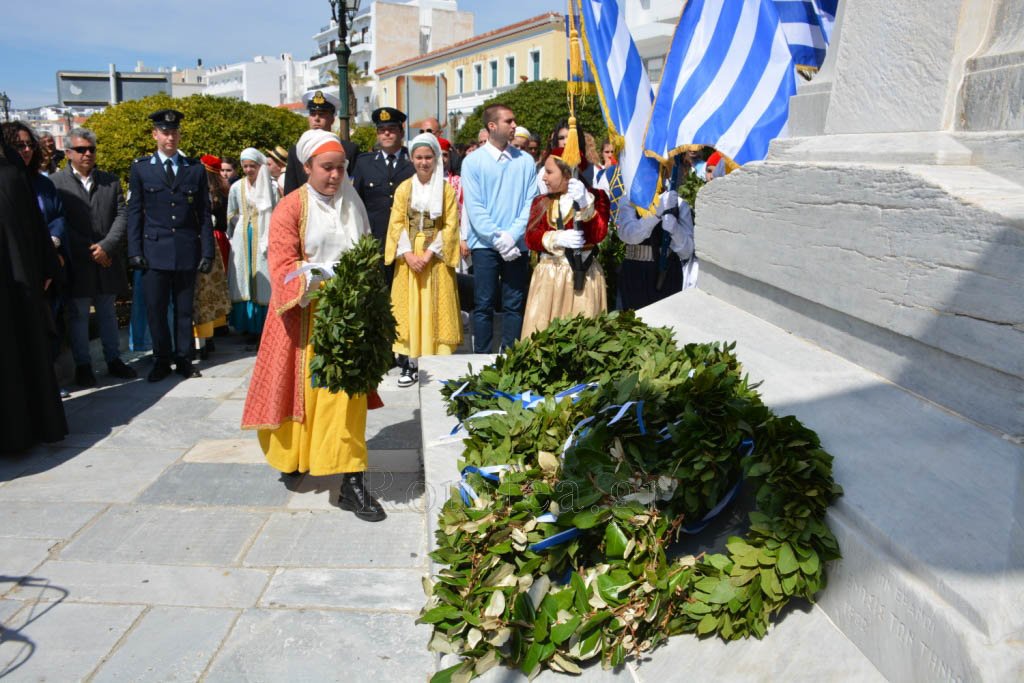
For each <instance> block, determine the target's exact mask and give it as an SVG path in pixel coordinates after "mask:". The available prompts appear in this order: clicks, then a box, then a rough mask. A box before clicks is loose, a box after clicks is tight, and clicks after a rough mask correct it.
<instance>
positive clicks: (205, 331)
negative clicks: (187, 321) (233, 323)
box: [192, 315, 228, 339]
mask: <svg viewBox="0 0 1024 683" xmlns="http://www.w3.org/2000/svg"><path fill="white" fill-rule="evenodd" d="M227 324H228V318H227V316H224V315H222V316H220V317H219V318H217V319H216V320H211V321H210V322H208V323H200V324H199V325H193V326H192V336H193V337H195V338H196V339H209V338H210V337H212V336H213V331H214V329H216V328H218V327H222V326H224V325H227Z"/></svg>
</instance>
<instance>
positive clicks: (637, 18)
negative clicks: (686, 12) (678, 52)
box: [620, 0, 683, 87]
mask: <svg viewBox="0 0 1024 683" xmlns="http://www.w3.org/2000/svg"><path fill="white" fill-rule="evenodd" d="M620 7H622V10H620V11H622V12H623V14H624V15H625V17H626V25H627V26H628V27H629V32H630V33H631V34H632V35H633V42H634V43H636V49H637V50H638V51H639V52H640V58H641V59H643V61H644V66H646V67H647V75H648V76H649V77H650V79H651V83H652V84H653V85H654V86H655V87H657V84H658V83H660V82H661V71H662V69H663V68H664V66H665V55H666V54H668V48H669V46H670V45H671V44H672V34H673V33H674V32H675V29H676V24H678V23H679V15H680V14H682V11H683V4H682V3H681V2H679V0H637V1H633V2H623V3H620Z"/></svg>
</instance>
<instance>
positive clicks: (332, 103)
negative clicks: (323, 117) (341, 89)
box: [302, 90, 341, 114]
mask: <svg viewBox="0 0 1024 683" xmlns="http://www.w3.org/2000/svg"><path fill="white" fill-rule="evenodd" d="M302 103H303V104H304V105H306V111H308V112H309V113H310V114H312V113H313V112H315V111H328V112H331V113H332V114H333V113H334V112H336V111H338V105H339V104H341V101H340V100H339V99H338V98H337V97H335V96H334V95H332V94H330V93H327V92H324V91H323V90H310V91H309V92H307V93H306V94H305V95H303V96H302Z"/></svg>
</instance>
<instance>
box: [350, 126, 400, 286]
mask: <svg viewBox="0 0 1024 683" xmlns="http://www.w3.org/2000/svg"><path fill="white" fill-rule="evenodd" d="M371 117H372V118H373V123H374V125H376V126H377V151H375V152H368V153H366V154H360V155H359V157H358V158H357V159H356V163H355V165H354V167H353V169H352V173H351V174H350V175H351V176H352V183H353V184H354V185H355V188H356V192H358V193H359V198H360V199H362V200H363V204H365V205H366V213H367V215H368V216H369V217H370V230H371V231H372V232H373V236H374V237H376V238H377V239H378V240H380V243H381V248H383V246H384V242H385V240H386V239H387V235H388V221H389V220H390V219H391V204H392V203H393V202H394V200H395V188H396V187H398V186H399V185H400V184H401V183H402V181H403V180H405V179H406V178H411V177H412V176H413V175H414V174H415V173H416V171H415V169H413V167H412V161H410V160H409V152H408V151H406V149H405V146H404V143H405V129H404V126H403V124H404V123H405V114H403V113H402V112H400V111H398V110H397V109H394V108H393V107H381V108H380V109H375V110H374V111H373V114H371ZM387 272H388V282H389V283H390V282H391V270H390V269H388V271H387Z"/></svg>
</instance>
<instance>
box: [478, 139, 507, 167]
mask: <svg viewBox="0 0 1024 683" xmlns="http://www.w3.org/2000/svg"><path fill="white" fill-rule="evenodd" d="M510 146H511V145H510ZM481 149H486V150H487V153H488V154H490V155H491V158H492V159H494V160H495V161H497V162H498V163H499V164H503V163H505V162H506V161H512V153H511V152H509V148H508V147H506V148H505V149H498V147H497V145H495V144H494V143H493V142H491V141H490V140H488V141H487V144H486V145H484V146H483V147H482V148H481Z"/></svg>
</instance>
